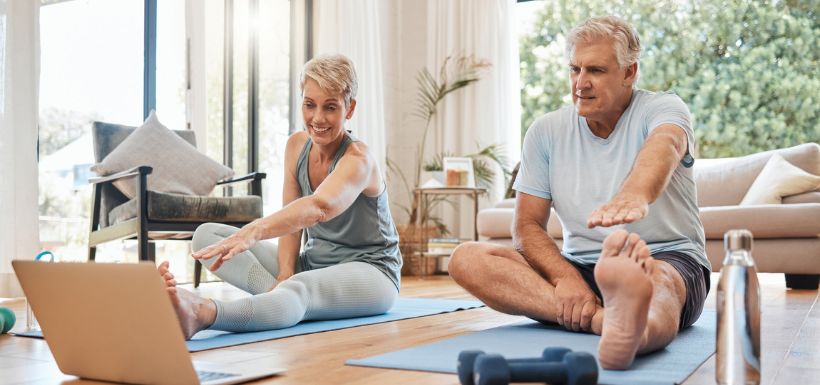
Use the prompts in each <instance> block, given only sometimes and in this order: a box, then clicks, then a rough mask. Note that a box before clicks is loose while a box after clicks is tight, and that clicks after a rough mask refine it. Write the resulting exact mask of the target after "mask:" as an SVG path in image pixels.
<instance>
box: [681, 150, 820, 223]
mask: <svg viewBox="0 0 820 385" xmlns="http://www.w3.org/2000/svg"><path fill="white" fill-rule="evenodd" d="M775 153H776V154H779V155H780V156H782V157H783V158H784V159H786V160H787V161H788V162H789V163H791V164H793V165H795V166H797V167H799V168H801V169H803V170H804V171H806V172H808V173H810V174H813V175H820V144H817V143H804V144H801V145H798V146H794V147H789V148H783V149H778V150H772V151H766V152H761V153H757V154H752V155H747V156H742V157H738V158H726V159H721V160H719V161H712V162H710V161H709V160H705V159H704V160H700V159H699V160H698V161H695V168H694V175H695V183H696V184H697V191H698V207H708V206H731V205H736V204H738V203H740V201H741V200H743V197H744V196H745V195H746V192H747V191H748V190H749V187H750V186H751V185H752V183H753V182H754V180H755V178H757V176H758V175H759V174H760V171H761V170H763V167H764V166H765V165H766V162H768V161H769V158H770V157H771V156H772V155H773V154H775Z"/></svg>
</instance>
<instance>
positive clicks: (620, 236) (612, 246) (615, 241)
mask: <svg viewBox="0 0 820 385" xmlns="http://www.w3.org/2000/svg"><path fill="white" fill-rule="evenodd" d="M628 236H629V233H627V232H626V230H623V229H619V230H616V231H615V232H614V233H612V234H609V236H607V237H606V239H604V243H603V245H602V250H601V255H602V256H606V257H611V256H613V255H618V253H620V252H621V249H623V247H624V243H626V238H627V237H628Z"/></svg>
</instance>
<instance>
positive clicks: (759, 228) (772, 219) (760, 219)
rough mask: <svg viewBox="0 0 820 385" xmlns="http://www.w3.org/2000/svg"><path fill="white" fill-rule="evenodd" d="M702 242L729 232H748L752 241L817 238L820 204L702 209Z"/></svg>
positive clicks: (819, 232) (721, 236) (819, 223)
mask: <svg viewBox="0 0 820 385" xmlns="http://www.w3.org/2000/svg"><path fill="white" fill-rule="evenodd" d="M700 220H701V222H703V228H704V229H705V231H706V239H723V234H724V233H726V232H727V231H729V230H730V229H748V230H749V231H751V232H752V234H753V235H754V237H755V239H764V238H817V237H818V236H820V203H800V204H788V205H786V204H774V205H757V206H716V207H702V208H701V209H700Z"/></svg>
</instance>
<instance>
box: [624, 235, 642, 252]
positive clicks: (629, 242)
mask: <svg viewBox="0 0 820 385" xmlns="http://www.w3.org/2000/svg"><path fill="white" fill-rule="evenodd" d="M640 240H641V237H640V236H639V235H638V234H635V233H631V234H629V236H627V237H626V242H625V243H624V245H623V247H622V248H621V250H620V252H619V254H620V255H621V256H622V257H630V256H631V255H632V251H633V250H635V245H637V243H638V242H639V241H640Z"/></svg>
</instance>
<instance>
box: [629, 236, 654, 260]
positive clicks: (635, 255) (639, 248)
mask: <svg viewBox="0 0 820 385" xmlns="http://www.w3.org/2000/svg"><path fill="white" fill-rule="evenodd" d="M648 256H649V248H648V247H647V246H646V241H644V240H643V239H639V240H638V241H637V242H635V247H633V248H632V253H631V254H630V255H629V258H631V259H632V260H633V261H635V262H640V261H641V260H642V259H644V258H646V257H648Z"/></svg>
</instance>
